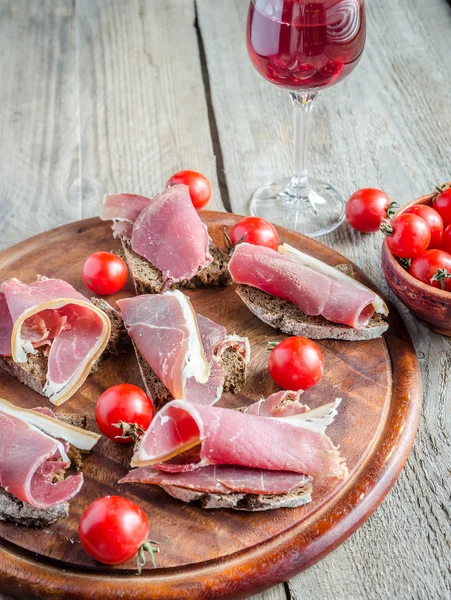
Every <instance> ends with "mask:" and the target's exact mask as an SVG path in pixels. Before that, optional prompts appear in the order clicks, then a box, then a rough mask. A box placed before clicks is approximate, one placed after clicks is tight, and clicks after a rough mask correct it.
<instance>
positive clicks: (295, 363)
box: [268, 336, 324, 391]
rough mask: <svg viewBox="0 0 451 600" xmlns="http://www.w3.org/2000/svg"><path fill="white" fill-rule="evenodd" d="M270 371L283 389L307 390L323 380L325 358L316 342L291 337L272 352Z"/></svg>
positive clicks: (269, 363)
mask: <svg viewBox="0 0 451 600" xmlns="http://www.w3.org/2000/svg"><path fill="white" fill-rule="evenodd" d="M268 369H269V374H270V375H271V377H272V378H273V380H274V381H275V382H276V383H277V385H279V386H280V387H281V388H283V389H285V390H293V391H298V390H307V389H308V388H310V387H312V386H314V385H315V384H317V383H318V381H319V380H320V379H321V377H322V375H323V372H324V358H323V354H322V352H321V350H320V349H319V347H318V346H317V345H316V344H315V342H312V341H311V340H309V339H307V338H303V337H298V336H296V337H290V338H288V339H286V340H284V341H283V342H281V343H280V344H278V345H277V346H276V347H275V348H274V349H273V350H272V351H271V354H270V355H269V361H268Z"/></svg>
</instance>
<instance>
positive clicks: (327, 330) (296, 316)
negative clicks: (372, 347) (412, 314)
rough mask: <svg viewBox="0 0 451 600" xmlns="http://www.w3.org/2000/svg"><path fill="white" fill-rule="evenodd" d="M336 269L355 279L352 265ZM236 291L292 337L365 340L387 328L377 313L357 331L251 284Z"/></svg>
mask: <svg viewBox="0 0 451 600" xmlns="http://www.w3.org/2000/svg"><path fill="white" fill-rule="evenodd" d="M336 268H337V269H339V270H341V271H343V272H345V273H346V274H347V275H349V276H350V277H353V276H354V270H353V269H352V267H351V266H350V265H338V266H337V267H336ZM236 292H237V294H238V296H239V297H240V298H241V300H242V301H243V302H244V304H245V305H246V306H247V307H248V309H249V310H250V311H251V312H253V313H254V315H255V316H257V317H258V318H259V319H260V320H261V321H263V322H264V323H266V324H267V325H270V326H271V327H274V329H280V330H281V331H283V332H284V333H287V334H289V335H300V336H304V337H308V338H310V339H313V340H324V339H330V340H347V341H363V340H372V339H374V338H378V337H380V336H381V335H382V334H383V333H384V331H387V329H388V324H387V323H386V322H385V321H384V319H383V318H382V316H381V315H380V314H378V313H375V314H374V315H373V317H372V318H371V320H370V322H369V323H368V325H366V326H365V327H362V328H361V329H354V328H353V327H349V325H341V324H339V323H332V322H331V321H328V320H327V319H325V318H324V317H322V316H321V315H317V316H309V315H306V314H305V313H303V312H302V311H301V309H300V308H298V307H297V306H296V305H295V304H291V303H290V302H287V301H286V300H282V299H281V298H277V297H276V296H271V295H270V294H267V293H266V292H262V291H261V290H259V289H257V288H253V287H250V286H248V285H237V288H236Z"/></svg>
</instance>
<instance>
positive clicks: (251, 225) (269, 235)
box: [229, 217, 279, 250]
mask: <svg viewBox="0 0 451 600" xmlns="http://www.w3.org/2000/svg"><path fill="white" fill-rule="evenodd" d="M229 237H230V240H231V242H232V244H233V245H234V246H236V245H237V244H239V243H240V242H246V243H247V244H254V245H255V246H267V247H268V248H272V249H273V250H277V249H278V247H279V235H278V233H277V231H276V228H275V227H274V225H273V224H272V223H270V222H269V221H266V220H265V219H262V218H261V217H244V219H241V221H238V222H237V223H235V225H233V226H232V228H231V229H230V231H229Z"/></svg>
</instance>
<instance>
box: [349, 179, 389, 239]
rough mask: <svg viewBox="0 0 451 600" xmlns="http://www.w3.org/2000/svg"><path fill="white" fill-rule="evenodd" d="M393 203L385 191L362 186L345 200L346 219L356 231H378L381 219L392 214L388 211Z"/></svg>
mask: <svg viewBox="0 0 451 600" xmlns="http://www.w3.org/2000/svg"><path fill="white" fill-rule="evenodd" d="M393 205H395V204H394V203H393ZM393 205H392V203H391V202H390V198H389V197H388V196H387V194H386V193H385V192H382V191H381V190H378V189H376V188H364V189H362V190H358V191H357V192H355V193H354V194H352V196H351V197H350V198H349V200H348V201H347V203H346V219H347V220H348V223H349V225H351V227H354V229H357V231H362V232H363V233H371V232H373V231H378V229H379V228H380V226H381V222H382V219H385V218H387V215H388V216H389V217H391V216H392V215H391V211H390V214H388V211H389V207H390V206H391V207H392V208H393ZM395 206H396V205H395Z"/></svg>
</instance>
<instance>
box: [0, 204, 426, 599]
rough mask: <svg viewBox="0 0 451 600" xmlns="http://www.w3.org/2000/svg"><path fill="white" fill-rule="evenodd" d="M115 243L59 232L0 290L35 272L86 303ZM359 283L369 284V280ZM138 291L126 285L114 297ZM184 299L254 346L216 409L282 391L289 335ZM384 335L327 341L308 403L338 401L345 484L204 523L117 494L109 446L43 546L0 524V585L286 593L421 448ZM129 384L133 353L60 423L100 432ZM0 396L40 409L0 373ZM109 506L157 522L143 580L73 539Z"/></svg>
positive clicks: (61, 590) (175, 505) (192, 511)
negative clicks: (132, 508)
mask: <svg viewBox="0 0 451 600" xmlns="http://www.w3.org/2000/svg"><path fill="white" fill-rule="evenodd" d="M202 216H203V220H204V222H205V223H206V224H207V226H208V228H209V234H210V236H211V238H212V240H213V242H214V243H215V244H216V245H221V243H222V241H223V230H224V226H231V225H232V224H233V223H235V222H236V221H237V220H238V219H239V218H240V217H238V216H236V215H231V214H225V213H218V212H208V211H207V212H205V213H203V215H202ZM279 235H280V239H281V241H282V242H288V243H290V244H291V245H293V246H295V247H298V248H299V249H302V250H305V251H308V252H309V253H311V254H313V255H314V256H317V257H318V258H320V259H322V260H326V261H327V262H329V263H330V264H332V265H336V264H340V263H342V262H343V260H345V259H344V258H343V257H342V256H340V255H339V254H337V253H336V252H334V251H332V250H331V249H330V248H327V247H326V246H323V245H322V244H320V243H318V242H316V241H314V240H311V239H309V238H305V237H303V236H301V235H299V234H295V233H293V232H289V231H287V230H283V229H279ZM44 240H45V244H43V241H44ZM111 244H116V245H117V246H119V243H118V241H117V240H115V241H112V238H111V231H110V226H109V224H108V223H105V222H102V221H100V219H98V218H95V219H88V220H85V221H79V222H78V223H73V224H70V225H65V226H63V227H60V228H58V229H55V230H52V231H49V232H47V233H45V234H41V235H40V236H36V237H35V238H31V239H29V240H27V241H25V242H22V243H21V244H20V245H18V246H15V247H13V248H10V249H9V250H6V251H4V252H3V253H2V254H0V261H1V265H2V269H1V270H0V280H4V279H6V278H10V277H12V276H13V275H15V276H17V277H18V278H19V279H21V280H23V281H30V280H32V279H33V276H34V274H35V273H45V274H46V275H48V276H50V277H60V278H63V279H65V280H67V281H69V282H71V283H72V284H73V285H74V286H75V288H76V289H79V290H80V291H83V290H84V286H83V284H82V282H81V276H80V273H81V265H82V263H83V261H84V259H85V257H86V256H87V255H89V254H90V253H91V252H92V251H93V250H94V249H95V248H104V247H108V245H111ZM37 249H40V250H39V252H38V251H37ZM358 277H359V278H360V279H362V280H363V281H366V280H365V277H364V276H362V274H361V273H358ZM131 293H132V292H131V282H128V286H127V288H126V289H124V290H121V292H120V294H119V296H120V297H123V296H126V295H130V294H131ZM187 293H188V294H189V296H190V298H191V301H192V302H193V305H194V308H195V310H197V311H199V312H201V313H202V314H203V315H205V316H207V317H209V318H211V319H213V320H214V321H215V322H218V323H220V324H223V325H225V326H226V328H227V329H228V330H229V331H231V332H232V331H236V332H239V333H240V334H241V335H246V336H248V337H249V340H250V343H251V348H252V361H251V364H250V365H249V370H248V379H247V382H246V385H245V387H244V389H243V390H242V391H241V392H240V395H239V398H237V397H233V396H232V395H231V394H224V396H223V398H222V399H221V404H222V405H223V406H236V405H241V406H242V405H248V404H250V403H252V402H255V401H256V400H258V399H259V398H261V397H266V396H268V395H269V394H271V393H273V392H274V391H276V390H277V386H276V385H275V384H274V382H273V381H272V380H271V378H270V377H269V375H268V372H267V342H268V340H276V341H280V340H282V339H284V338H285V337H286V336H285V335H284V334H281V333H279V332H277V331H276V330H274V329H272V328H270V327H269V326H267V325H265V324H264V323H262V322H261V321H260V320H259V319H257V318H256V317H255V316H254V315H252V314H251V313H250V312H249V311H248V309H247V308H246V307H245V305H244V304H243V303H242V302H241V300H240V299H239V297H238V295H237V294H236V293H235V290H234V287H233V286H229V287H226V288H219V289H218V288H205V289H196V290H189V291H188V292H187ZM115 299H117V297H116V296H114V297H111V298H110V301H112V302H113V303H114V300H115ZM389 324H390V328H389V331H388V333H387V334H386V335H385V336H384V338H380V339H377V340H371V341H367V342H338V341H332V340H322V341H321V342H319V343H320V346H321V348H322V351H323V354H324V358H325V363H326V370H325V374H324V376H323V378H322V379H321V381H320V383H319V384H318V385H317V386H315V387H314V388H313V389H311V390H308V391H307V392H305V394H304V397H305V402H306V403H307V404H309V405H310V406H311V407H316V406H319V405H321V404H324V403H325V402H328V401H332V400H333V399H334V398H335V397H337V396H340V397H342V403H341V405H340V409H339V418H337V419H336V420H335V422H334V423H333V424H332V425H331V426H330V427H329V429H328V433H329V435H330V436H331V438H332V439H333V440H334V442H335V443H336V444H338V445H339V446H340V449H341V452H342V453H343V455H344V456H346V459H347V464H348V468H349V472H350V476H349V478H348V479H346V480H344V481H337V480H335V479H330V478H329V479H324V478H319V479H317V480H316V481H315V483H314V492H313V499H312V502H311V503H310V504H308V505H306V506H303V507H300V508H298V509H290V510H279V511H267V512H264V513H243V512H236V511H227V510H217V511H206V510H203V509H201V508H200V507H198V506H196V505H184V504H181V503H180V502H179V501H177V500H174V499H173V498H171V497H169V496H167V495H166V494H165V492H163V490H161V489H160V488H158V487H156V486H151V485H126V484H122V485H121V484H118V483H117V482H118V480H119V479H120V478H121V477H123V476H124V475H125V473H126V472H127V471H128V468H129V467H128V464H129V460H130V456H131V451H132V448H124V446H118V445H117V444H114V442H111V441H110V440H108V439H106V438H103V439H101V440H100V441H99V443H98V444H97V446H96V448H95V449H94V450H93V452H92V453H91V455H90V456H89V457H88V458H86V459H85V461H84V462H85V464H84V469H83V472H84V475H85V485H84V486H83V488H82V490H81V491H80V493H79V494H78V495H77V496H76V497H75V498H74V499H73V500H72V501H71V510H70V515H69V519H67V520H65V521H60V522H58V523H56V524H54V525H52V526H50V527H48V528H47V529H46V535H45V536H43V535H42V534H41V535H40V534H39V533H37V532H36V531H35V530H33V529H27V528H19V530H18V528H17V527H16V526H15V525H13V524H8V523H0V537H1V540H0V554H1V559H2V560H1V561H0V565H1V566H0V580H1V581H2V583H3V584H4V588H5V589H11V588H12V589H17V586H18V584H19V583H20V585H21V586H22V587H24V588H25V589H27V590H29V591H30V590H31V589H35V590H36V591H37V592H38V593H40V594H44V595H49V596H54V597H55V598H56V597H60V598H68V599H69V598H77V599H80V600H81V599H88V598H89V599H91V598H96V597H98V596H99V594H102V597H103V598H105V600H108V599H111V600H112V599H117V598H120V597H123V596H124V594H127V593H129V592H130V589H131V588H130V586H132V588H133V595H134V598H136V599H137V600H138V599H141V598H147V597H149V596H151V597H152V598H186V599H191V598H193V597H195V598H199V599H207V598H228V597H237V598H238V597H247V596H248V594H249V593H251V592H253V591H258V590H260V589H265V588H267V587H269V586H271V585H274V584H275V583H280V582H281V581H284V580H285V579H286V578H287V577H290V576H291V575H293V574H294V573H296V572H298V571H299V570H301V569H304V568H306V567H308V566H309V565H311V564H312V563H314V562H316V561H317V560H318V559H319V558H321V557H322V556H324V555H325V554H327V553H328V552H330V551H331V550H332V549H333V548H335V547H336V546H337V545H339V544H340V542H341V541H342V540H343V539H345V538H346V537H348V535H350V534H351V533H352V532H353V531H354V530H355V529H356V528H357V527H358V526H359V525H360V524H361V523H362V522H363V521H364V520H365V519H366V518H367V517H368V515H369V514H371V513H372V512H373V511H374V509H375V508H376V507H377V505H378V504H379V502H380V501H381V500H382V499H383V498H384V496H385V494H386V493H387V491H388V489H389V488H390V487H391V485H393V483H394V481H395V479H396V478H397V476H398V474H399V472H400V470H401V468H402V466H403V464H404V462H405V460H406V458H407V455H408V453H409V451H410V448H411V445H412V443H413V437H414V435H415V431H416V428H417V425H418V418H419V412H420V407H421V398H422V393H421V381H420V378H419V369H418V365H417V361H416V357H415V354H414V351H413V347H412V346H411V343H410V341H409V339H408V336H407V333H406V331H405V329H404V326H403V325H402V322H401V320H400V319H399V317H398V316H397V314H396V311H394V310H392V311H391V314H390V316H389ZM121 381H129V382H132V383H137V384H140V383H141V381H140V377H139V371H138V367H137V364H136V360H135V356H134V353H133V351H132V349H131V348H130V351H129V353H128V354H127V355H126V356H125V357H120V358H116V359H115V358H109V359H106V360H105V361H104V362H103V363H102V364H101V366H100V367H99V369H98V371H97V372H96V373H95V374H94V375H92V376H90V377H89V378H88V380H87V381H86V383H85V384H84V385H83V387H82V388H80V390H79V391H78V392H77V393H76V394H75V395H74V396H73V397H72V398H71V399H70V400H69V401H67V402H66V403H65V404H64V405H62V406H61V407H59V408H58V409H57V411H56V412H57V413H58V412H59V411H62V412H77V413H80V414H85V415H87V417H88V427H89V428H91V429H95V428H96V425H95V421H94V418H93V412H94V407H95V403H96V401H97V398H98V396H99V394H100V393H101V392H102V391H103V390H104V389H106V388H107V387H109V386H110V385H112V384H115V383H118V382H121ZM0 396H2V397H6V398H7V399H10V400H12V399H14V401H15V402H16V403H17V404H19V405H22V406H27V407H33V406H39V405H43V404H45V403H46V401H45V400H44V399H43V398H42V397H41V396H39V395H38V394H36V393H35V392H33V391H32V390H30V389H28V388H26V387H24V386H23V385H21V384H20V383H19V382H18V381H17V380H16V379H15V378H13V377H11V376H10V375H8V374H6V373H5V372H3V373H0ZM107 494H121V495H124V496H126V497H128V498H131V499H134V500H135V501H136V502H138V503H139V505H140V506H142V507H143V509H144V510H145V511H146V513H147V514H149V515H150V516H151V523H152V530H151V535H152V537H153V539H156V540H157V541H159V542H160V543H161V552H160V554H159V556H158V568H157V569H146V570H145V572H144V573H143V575H142V576H141V577H136V576H135V574H134V561H133V560H132V561H129V562H128V563H125V564H123V565H118V566H116V567H114V568H111V567H107V566H104V565H100V564H98V563H96V562H95V561H93V560H92V559H91V558H90V557H89V556H88V555H87V554H86V553H85V552H84V551H83V549H82V547H81V545H80V543H79V540H78V536H77V529H78V523H79V519H80V515H81V513H82V511H83V510H84V509H85V508H86V506H87V505H88V504H89V503H90V502H92V501H93V500H94V499H95V498H98V497H100V496H103V495H107ZM36 555H37V559H36V558H34V557H36ZM86 571H88V572H89V573H90V575H89V576H88V575H86ZM119 574H120V575H123V578H122V579H119V578H118V575H119ZM88 578H89V579H88ZM88 581H89V586H87V583H88Z"/></svg>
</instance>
